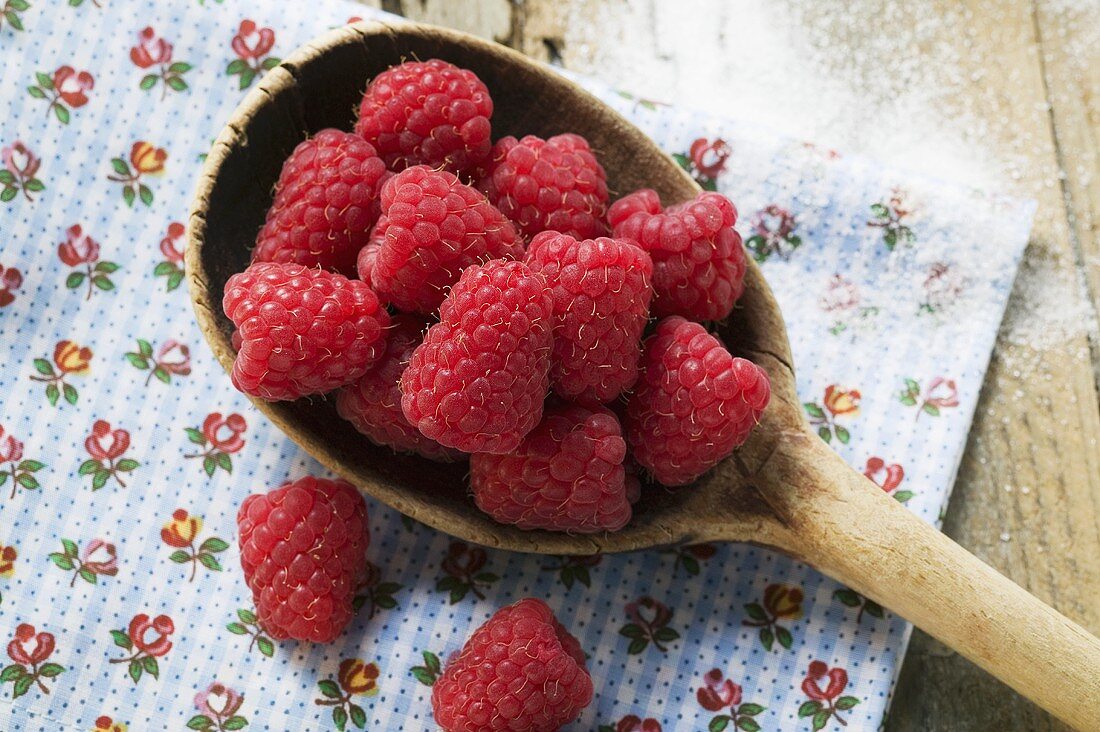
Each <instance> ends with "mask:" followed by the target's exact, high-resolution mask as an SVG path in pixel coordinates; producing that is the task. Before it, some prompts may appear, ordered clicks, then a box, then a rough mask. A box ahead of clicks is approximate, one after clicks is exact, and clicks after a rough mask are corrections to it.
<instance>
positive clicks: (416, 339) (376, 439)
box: [336, 315, 463, 462]
mask: <svg viewBox="0 0 1100 732" xmlns="http://www.w3.org/2000/svg"><path fill="white" fill-rule="evenodd" d="M427 327H428V324H427V323H426V322H425V321H424V320H423V319H422V318H419V317H417V316H414V315H396V316H394V318H393V327H392V328H390V332H389V336H388V341H387V343H386V352H385V354H384V355H383V356H382V358H380V359H379V360H378V362H377V363H375V364H374V365H373V366H371V368H370V370H369V371H367V373H365V374H363V376H362V377H360V379H359V380H358V381H356V382H355V383H354V384H350V385H348V386H345V387H344V388H343V389H340V390H339V391H338V392H336V411H337V412H338V413H339V414H340V416H341V417H343V418H344V419H346V420H348V421H349V422H351V423H352V424H353V425H355V429H357V430H359V431H360V432H362V433H363V434H364V435H366V436H367V437H369V438H370V441H371V442H373V443H374V444H376V445H387V446H389V447H392V448H393V449H394V450H397V451H399V452H413V453H416V454H418V455H420V456H422V457H426V458H428V459H429V460H439V461H442V462H449V461H452V460H459V459H461V458H462V457H463V455H462V453H461V452H459V451H458V450H452V449H451V448H449V447H443V446H442V445H440V444H439V443H438V442H436V441H435V440H431V439H429V438H427V437H425V436H424V435H422V434H421V433H420V430H418V429H417V428H415V427H413V426H412V425H411V424H409V420H407V419H405V413H404V412H402V411H401V388H400V386H399V384H398V382H400V381H401V372H402V371H404V370H405V364H407V363H408V362H409V357H410V356H411V355H412V352H413V350H414V349H415V348H416V347H417V346H418V345H420V342H421V341H422V340H423V335H422V334H423V333H424V330H425V329H426V328H427Z"/></svg>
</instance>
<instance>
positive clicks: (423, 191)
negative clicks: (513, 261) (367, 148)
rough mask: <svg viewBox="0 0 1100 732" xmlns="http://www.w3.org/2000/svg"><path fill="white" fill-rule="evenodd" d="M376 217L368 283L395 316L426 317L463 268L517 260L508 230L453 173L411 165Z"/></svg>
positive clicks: (519, 252) (385, 191)
mask: <svg viewBox="0 0 1100 732" xmlns="http://www.w3.org/2000/svg"><path fill="white" fill-rule="evenodd" d="M382 212H383V213H384V214H385V219H386V220H387V221H388V224H387V226H386V227H385V228H384V229H380V230H379V231H378V232H377V233H376V235H375V236H376V237H382V248H381V249H380V250H379V252H378V259H377V260H376V262H375V265H374V268H373V270H372V271H371V284H373V285H374V288H375V289H376V290H377V291H378V294H379V295H381V296H382V299H384V300H385V301H386V302H388V303H391V304H392V305H393V306H394V307H396V308H398V309H400V310H405V311H410V312H417V313H423V314H424V315H430V314H432V313H434V312H435V310H436V308H438V307H439V304H440V303H441V302H443V298H444V296H445V295H446V289H447V288H448V287H450V286H451V285H453V284H454V283H455V281H456V280H458V276H459V275H460V274H461V273H462V270H464V269H466V267H468V266H470V265H471V264H474V263H476V262H479V261H484V260H486V259H495V258H498V257H517V258H518V257H522V256H523V242H522V241H521V240H520V239H519V237H518V235H517V234H516V229H515V227H514V226H513V225H512V223H511V222H510V221H508V219H506V218H504V214H502V213H501V212H500V211H498V210H497V209H496V207H495V206H493V204H491V203H489V201H488V200H487V199H486V198H485V196H483V195H482V194H481V193H479V192H478V191H477V190H475V189H474V188H471V187H470V186H467V185H463V184H462V183H460V182H459V180H458V178H456V177H455V176H454V174H452V173H448V172H445V171H438V170H430V169H428V168H426V167H424V166H417V167H415V168H409V169H408V170H406V171H404V172H402V173H399V174H397V175H395V176H394V177H393V178H392V179H391V180H389V181H388V182H387V183H386V185H385V186H384V187H383V188H382Z"/></svg>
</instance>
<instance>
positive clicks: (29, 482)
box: [15, 473, 40, 491]
mask: <svg viewBox="0 0 1100 732" xmlns="http://www.w3.org/2000/svg"><path fill="white" fill-rule="evenodd" d="M15 482H16V483H18V484H19V485H21V486H23V487H24V488H26V489H27V490H29V491H33V490H34V489H35V488H38V487H40V486H39V483H38V481H37V480H35V477H34V476H33V475H27V474H26V473H23V474H22V475H19V476H16V478H15Z"/></svg>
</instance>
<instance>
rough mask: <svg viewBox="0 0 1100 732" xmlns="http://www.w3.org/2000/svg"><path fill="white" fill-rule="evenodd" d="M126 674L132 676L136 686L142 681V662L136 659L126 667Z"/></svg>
mask: <svg viewBox="0 0 1100 732" xmlns="http://www.w3.org/2000/svg"><path fill="white" fill-rule="evenodd" d="M126 673H128V674H129V675H130V678H131V679H133V681H134V683H135V684H136V683H137V682H138V681H139V680H140V679H141V661H138V660H137V659H134V660H133V661H130V663H129V664H128V665H127V666H126Z"/></svg>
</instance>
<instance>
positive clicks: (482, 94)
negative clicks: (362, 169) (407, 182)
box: [355, 59, 493, 174]
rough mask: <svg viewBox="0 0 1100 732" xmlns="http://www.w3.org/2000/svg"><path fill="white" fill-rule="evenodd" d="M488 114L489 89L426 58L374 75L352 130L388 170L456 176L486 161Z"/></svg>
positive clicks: (466, 72)
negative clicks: (414, 168)
mask: <svg viewBox="0 0 1100 732" xmlns="http://www.w3.org/2000/svg"><path fill="white" fill-rule="evenodd" d="M492 115H493V100H492V99H491V98H490V97H489V90H488V89H487V88H486V87H485V84H483V83H481V79H479V78H477V75H476V74H474V72H472V71H469V70H467V69H460V68H458V67H457V66H453V65H451V64H449V63H447V62H446V61H440V60H439V59H430V60H428V61H422V62H421V61H417V62H409V63H403V64H401V65H400V66H394V67H393V68H391V69H387V70H386V71H383V72H382V73H381V74H379V75H378V76H376V77H375V78H374V80H373V81H372V82H371V83H370V85H369V86H368V87H367V91H366V92H365V93H364V94H363V101H362V102H360V104H359V121H358V122H357V123H356V125H355V132H356V133H357V134H359V135H361V136H362V137H363V138H364V139H365V140H366V141H367V142H369V143H371V144H373V145H374V146H375V148H377V149H378V154H379V155H381V156H382V159H383V160H385V161H386V166H387V167H388V168H390V169H391V170H403V169H404V168H407V167H409V166H411V165H427V166H429V167H432V168H440V167H443V168H446V169H447V170H449V171H451V172H452V173H458V174H462V173H467V172H469V171H471V170H473V169H474V168H476V167H477V166H479V165H481V164H482V163H483V162H484V161H485V160H486V159H487V158H488V157H489V150H490V148H491V145H492V141H491V139H490V132H491V128H490V125H489V118H490V117H491V116H492Z"/></svg>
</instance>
